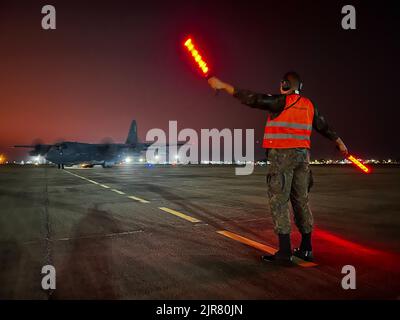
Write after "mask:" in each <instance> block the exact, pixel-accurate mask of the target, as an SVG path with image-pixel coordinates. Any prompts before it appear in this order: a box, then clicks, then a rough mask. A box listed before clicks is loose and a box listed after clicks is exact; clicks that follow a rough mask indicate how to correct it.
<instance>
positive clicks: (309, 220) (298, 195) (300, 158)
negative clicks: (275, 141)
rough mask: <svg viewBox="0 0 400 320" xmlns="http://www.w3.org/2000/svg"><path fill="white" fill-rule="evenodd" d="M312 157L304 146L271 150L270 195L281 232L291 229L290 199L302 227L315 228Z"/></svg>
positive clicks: (275, 227) (297, 224)
mask: <svg viewBox="0 0 400 320" xmlns="http://www.w3.org/2000/svg"><path fill="white" fill-rule="evenodd" d="M309 159H310V157H309V151H308V150H307V149H303V148H293V149H269V150H268V161H269V164H268V167H267V185H268V198H269V204H270V208H271V213H272V217H273V221H274V230H275V233H277V234H288V233H290V211H289V200H290V202H291V203H292V208H293V215H294V221H295V224H296V226H297V228H298V229H299V231H300V232H301V233H309V232H311V231H312V227H313V216H312V213H311V210H310V208H309V205H308V192H309V189H310V187H311V185H312V176H311V170H310V166H309Z"/></svg>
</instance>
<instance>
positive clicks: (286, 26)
mask: <svg viewBox="0 0 400 320" xmlns="http://www.w3.org/2000/svg"><path fill="white" fill-rule="evenodd" d="M289 3H290V4H289ZM45 4H52V5H54V6H55V7H56V10H57V29H56V30H52V31H45V30H42V29H41V26H40V23H41V19H42V16H43V15H42V14H41V8H42V6H43V5H45ZM345 4H348V3H345V2H343V1H340V2H329V3H328V2H323V3H322V2H319V3H315V2H311V1H306V2H304V1H302V2H301V3H300V2H299V1H293V2H291V1H289V2H285V4H281V3H273V2H270V3H266V2H265V1H262V2H261V1H247V2H246V3H239V2H236V1H218V2H215V1H202V3H201V5H199V4H198V2H195V1H169V2H167V3H166V2H157V1H148V2H146V3H140V4H135V3H132V2H128V1H112V2H111V1H101V2H99V1H84V2H80V4H79V5H77V4H73V3H71V2H69V3H68V2H67V3H66V2H61V1H52V2H51V3H47V2H44V1H24V3H23V4H22V3H15V2H12V1H0V30H1V32H0V41H1V48H0V59H1V62H2V63H1V64H2V72H1V73H0V87H1V89H2V90H1V92H2V94H1V98H0V105H1V114H0V119H1V120H0V153H3V154H5V155H7V156H8V158H9V159H10V160H12V159H14V158H15V159H19V158H20V157H21V155H23V154H24V155H25V154H27V152H26V151H20V150H18V151H17V150H15V149H12V148H9V146H12V145H15V144H30V143H32V142H33V141H34V140H35V139H37V138H40V139H41V140H42V141H43V142H44V143H53V142H55V141H59V140H68V141H82V142H89V143H99V142H101V141H102V140H103V139H104V138H108V137H111V138H112V139H113V141H115V142H123V141H124V140H125V138H126V135H127V131H128V128H129V124H130V122H131V120H132V119H136V120H137V122H138V130H139V137H140V139H141V140H144V139H145V135H146V132H147V131H148V130H150V129H152V128H162V129H167V128H168V121H169V120H177V121H178V128H179V129H183V128H193V129H195V130H199V129H201V128H210V129H211V128H218V129H223V128H232V129H233V128H242V129H246V128H247V129H248V128H254V129H255V138H256V139H255V140H260V138H261V136H262V133H263V128H264V123H265V118H266V116H265V113H264V112H262V111H260V110H252V109H250V108H247V107H245V106H243V105H241V104H240V102H239V101H237V100H235V99H233V98H232V97H229V96H227V95H225V94H220V95H219V96H217V97H216V96H215V95H214V93H213V92H212V91H211V89H210V88H209V86H208V85H207V83H206V82H205V81H204V80H203V79H201V77H200V76H199V75H198V74H197V73H196V72H195V71H194V70H193V67H192V65H191V62H190V61H189V60H188V58H187V56H186V55H185V52H184V51H183V49H182V41H183V39H184V38H185V37H186V36H187V35H193V36H194V37H195V39H196V41H197V42H198V43H199V46H200V47H201V48H203V50H204V52H206V57H207V59H208V61H209V63H210V65H211V68H212V73H215V74H216V75H217V76H218V77H219V78H221V79H222V80H224V81H227V82H229V83H232V84H234V85H236V86H238V87H240V88H246V89H251V90H255V91H260V92H266V93H277V91H278V87H279V80H280V78H281V76H282V75H283V73H285V72H286V71H288V70H296V71H298V72H299V73H300V75H301V76H302V78H303V81H304V92H303V93H304V95H305V96H307V97H309V98H310V99H311V100H312V101H313V102H314V103H315V104H316V105H317V106H318V108H319V109H320V111H321V113H322V114H323V115H324V116H325V118H326V119H327V120H328V123H329V124H330V125H331V126H332V127H333V128H335V130H336V131H337V132H338V134H339V136H341V137H342V138H343V140H344V142H345V143H346V145H347V146H348V147H349V149H350V151H351V152H352V153H354V154H355V155H357V156H360V157H364V158H372V157H374V158H395V159H399V158H400V148H399V143H398V141H397V137H398V136H399V134H398V133H397V123H396V121H397V119H396V118H397V114H398V111H397V110H398V106H397V102H396V100H395V99H394V100H395V101H392V100H393V98H392V97H393V96H395V95H392V94H388V93H393V92H396V91H395V85H396V83H397V77H396V75H397V73H398V64H397V57H398V56H399V47H398V40H397V34H396V33H397V20H396V18H397V16H396V12H397V11H396V10H395V6H394V2H387V3H385V4H380V5H379V6H378V5H377V4H375V5H374V4H373V3H370V2H366V1H362V2H357V1H353V2H352V3H349V4H353V5H354V6H355V7H356V10H357V29H356V30H343V29H342V28H341V25H340V22H341V18H342V14H341V8H342V6H343V5H345ZM312 155H313V158H314V159H315V158H323V157H325V158H340V154H339V153H338V152H337V151H336V150H335V148H334V145H333V143H330V142H329V141H328V140H326V139H324V138H322V137H320V136H319V135H318V133H316V132H314V133H313V143H312ZM262 156H263V150H262V149H261V148H260V147H257V149H256V154H255V157H256V159H259V158H262Z"/></svg>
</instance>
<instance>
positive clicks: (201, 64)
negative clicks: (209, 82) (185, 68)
mask: <svg viewBox="0 0 400 320" xmlns="http://www.w3.org/2000/svg"><path fill="white" fill-rule="evenodd" d="M184 46H185V47H186V49H187V50H188V52H189V53H190V54H191V56H192V58H193V60H194V62H195V63H196V64H197V67H198V68H199V69H200V70H201V72H202V73H203V75H204V76H205V77H206V78H208V77H209V75H208V71H209V68H208V66H207V63H206V62H205V61H204V60H203V57H202V56H201V55H200V53H199V50H198V49H197V48H196V46H195V44H194V43H193V40H192V38H188V39H187V40H186V41H185V43H184Z"/></svg>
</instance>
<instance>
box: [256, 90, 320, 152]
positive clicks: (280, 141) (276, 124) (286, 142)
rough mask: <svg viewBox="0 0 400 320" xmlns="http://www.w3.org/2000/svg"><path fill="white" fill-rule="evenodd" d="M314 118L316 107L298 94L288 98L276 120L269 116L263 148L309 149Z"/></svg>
mask: <svg viewBox="0 0 400 320" xmlns="http://www.w3.org/2000/svg"><path fill="white" fill-rule="evenodd" d="M313 118H314V106H313V104H312V102H311V101H310V100H309V99H307V98H306V97H302V96H300V95H298V94H290V95H288V96H286V104H285V108H284V109H283V111H282V112H281V113H280V114H279V115H278V116H277V117H276V118H274V119H271V116H270V115H268V119H267V123H266V125H265V131H264V141H263V148H268V149H271V148H279V149H288V148H308V149H310V146H311V144H310V137H311V131H312V124H313Z"/></svg>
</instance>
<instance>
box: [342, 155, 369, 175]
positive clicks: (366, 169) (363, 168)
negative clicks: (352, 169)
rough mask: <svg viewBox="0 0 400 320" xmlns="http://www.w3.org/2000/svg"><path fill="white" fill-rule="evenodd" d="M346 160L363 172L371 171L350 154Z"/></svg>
mask: <svg viewBox="0 0 400 320" xmlns="http://www.w3.org/2000/svg"><path fill="white" fill-rule="evenodd" d="M347 160H349V161H351V162H352V163H353V164H354V165H356V166H357V167H358V168H360V169H361V170H362V171H363V172H365V173H371V169H370V168H368V167H367V166H365V165H364V164H362V163H361V162H360V161H359V160H357V158H355V157H353V156H352V155H349V156H347Z"/></svg>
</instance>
